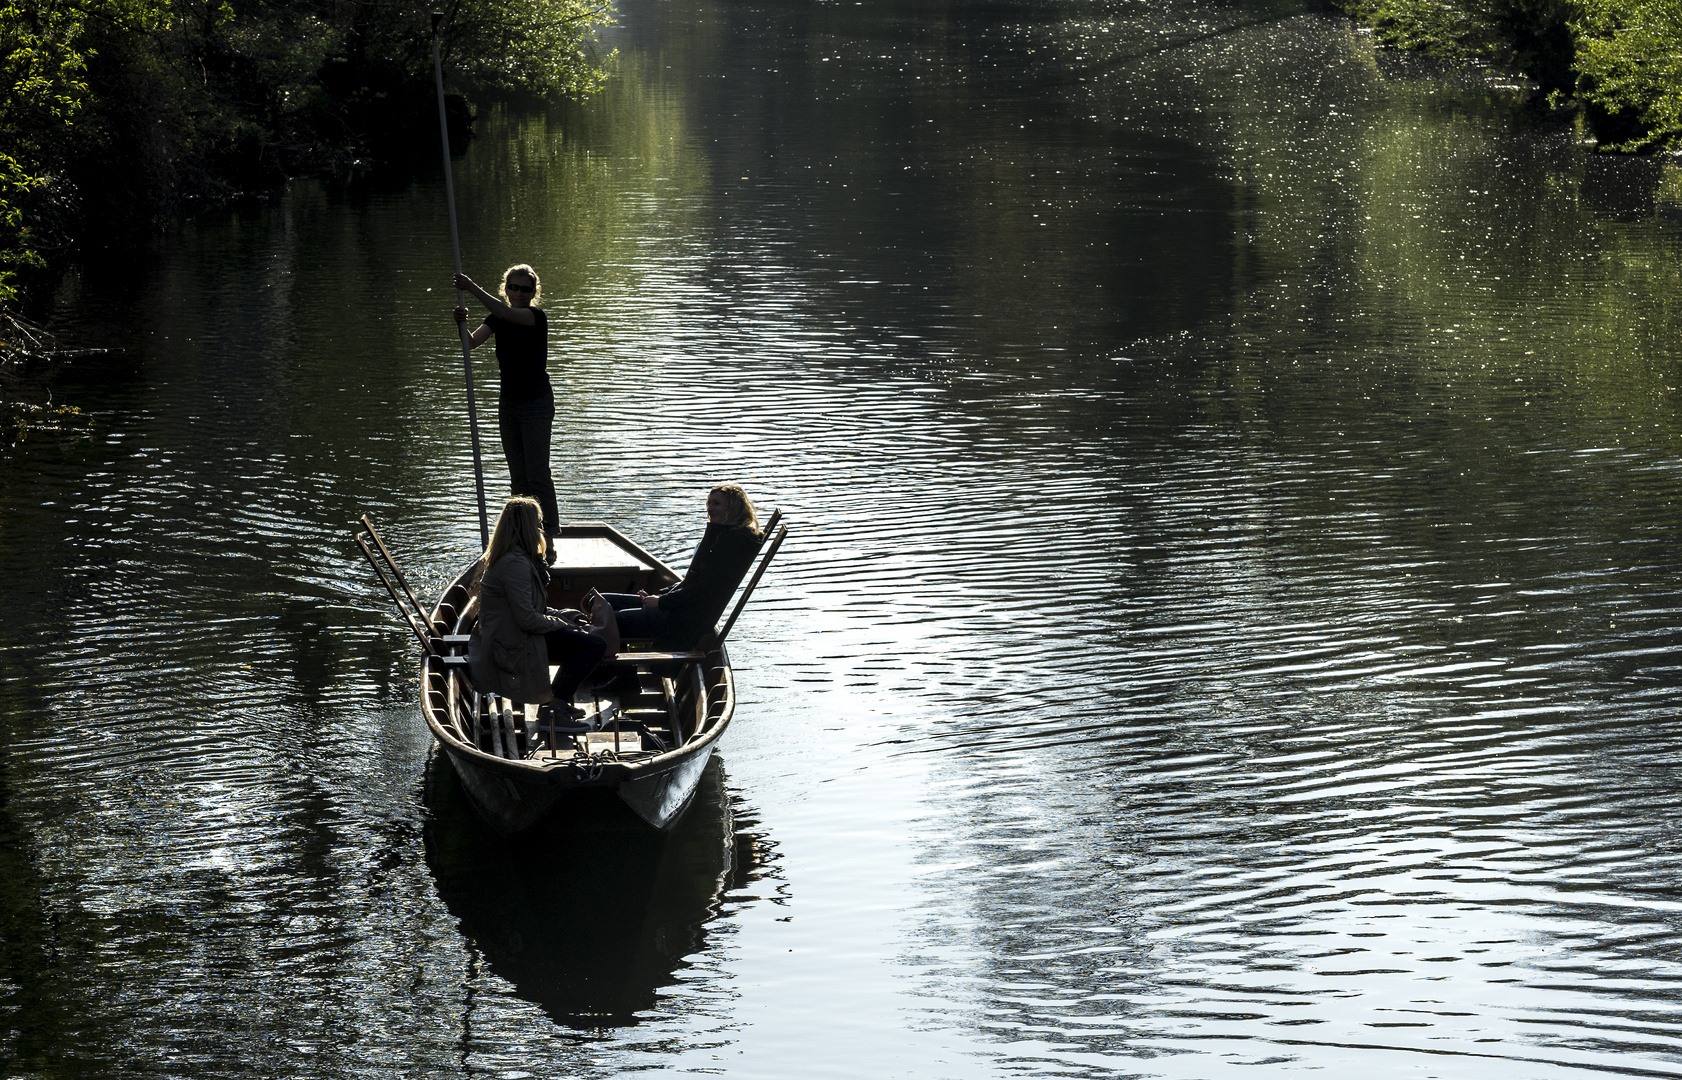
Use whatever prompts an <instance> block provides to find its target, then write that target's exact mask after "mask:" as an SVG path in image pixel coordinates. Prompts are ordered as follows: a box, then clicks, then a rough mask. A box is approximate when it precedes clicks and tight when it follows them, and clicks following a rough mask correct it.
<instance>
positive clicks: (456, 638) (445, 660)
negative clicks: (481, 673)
mask: <svg viewBox="0 0 1682 1080" xmlns="http://www.w3.org/2000/svg"><path fill="white" fill-rule="evenodd" d="M468 638H469V635H467V634H439V635H438V636H437V637H436V638H434V639H433V640H435V641H437V642H438V643H439V644H440V645H443V646H445V647H446V648H448V647H450V646H454V645H459V646H462V647H463V648H465V647H466V646H467V642H468ZM706 658H707V654H706V653H704V652H702V651H700V650H699V649H689V650H686V651H684V652H657V651H655V650H652V649H649V650H632V651H630V652H622V653H619V654H618V655H616V656H614V657H613V658H612V659H609V660H603V661H602V664H604V665H607V664H617V665H619V666H621V667H623V666H626V665H636V664H644V665H646V666H648V667H656V668H658V667H682V666H683V665H684V664H699V663H700V662H701V661H703V660H705V659H706ZM438 660H439V662H440V663H442V664H443V665H444V666H445V667H464V666H466V664H467V656H466V655H465V654H463V655H461V656H449V655H445V656H440V657H439V658H438Z"/></svg>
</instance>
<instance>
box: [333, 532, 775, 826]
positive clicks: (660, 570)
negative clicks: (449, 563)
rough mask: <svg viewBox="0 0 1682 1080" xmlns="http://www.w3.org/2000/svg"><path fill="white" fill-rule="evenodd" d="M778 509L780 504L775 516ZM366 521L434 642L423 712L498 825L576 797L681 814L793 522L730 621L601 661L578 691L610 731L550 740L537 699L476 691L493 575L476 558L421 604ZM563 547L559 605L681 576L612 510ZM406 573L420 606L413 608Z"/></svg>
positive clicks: (526, 820) (421, 632)
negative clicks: (481, 620)
mask: <svg viewBox="0 0 1682 1080" xmlns="http://www.w3.org/2000/svg"><path fill="white" fill-rule="evenodd" d="M776 520H777V516H773V518H772V521H771V525H772V526H775V524H776ZM362 524H363V525H364V527H365V528H366V529H367V530H368V534H369V539H370V540H372V541H373V545H374V548H375V549H377V550H378V551H379V554H380V556H381V557H382V559H383V562H384V563H385V567H386V568H387V569H390V571H391V572H392V576H394V577H395V578H396V579H397V582H396V585H394V584H393V583H392V582H391V581H390V580H388V579H387V578H386V574H385V570H384V569H382V568H381V565H380V561H376V559H375V556H374V554H373V550H371V549H370V547H369V546H368V544H367V543H366V542H364V540H363V538H362V536H361V535H360V534H359V535H358V537H357V543H358V545H359V546H360V547H361V548H362V550H363V554H364V555H366V556H367V557H368V560H369V562H370V563H371V564H372V565H373V566H374V568H375V571H376V572H377V573H379V575H380V577H381V580H382V581H384V582H385V585H386V587H387V589H388V590H389V591H390V592H391V594H392V599H393V600H394V601H396V602H397V605H398V607H399V609H400V610H402V611H403V613H404V615H405V616H406V617H408V621H409V623H410V625H411V627H412V628H413V629H414V631H415V633H416V635H417V636H418V637H419V638H420V639H421V642H422V644H423V646H424V651H423V656H422V661H421V670H420V704H421V714H422V715H423V716H424V717H425V718H426V724H427V727H429V728H431V730H432V735H433V737H434V738H435V739H436V740H437V741H438V745H439V747H440V748H441V749H442V750H443V752H444V753H445V754H447V755H448V756H449V759H450V762H451V764H452V765H454V766H455V769H456V772H457V773H458V775H459V776H460V778H461V782H462V787H463V789H464V790H465V791H466V792H467V794H468V797H469V798H470V799H471V800H472V801H473V804H474V805H475V806H476V807H477V808H478V810H479V811H480V812H481V813H482V814H483V815H484V817H485V818H486V819H487V820H488V821H490V822H491V824H493V825H495V826H497V827H498V828H500V829H503V830H505V831H507V832H518V831H519V830H521V829H524V828H526V827H527V826H530V825H532V824H533V823H535V822H537V821H538V820H539V819H541V818H543V817H544V816H546V815H547V814H549V813H550V812H551V811H554V810H558V808H559V805H560V804H563V803H565V802H567V801H570V800H577V799H590V798H603V797H610V796H613V795H616V796H617V797H618V798H619V799H620V800H621V801H623V802H624V803H625V805H627V806H629V807H630V808H631V809H632V810H633V811H635V812H636V813H637V815H638V816H640V817H641V818H642V819H643V820H644V821H647V822H648V823H649V824H650V825H653V826H654V827H655V828H659V829H665V828H667V827H668V826H670V825H671V824H672V822H674V821H676V820H677V818H678V816H679V815H681V814H682V813H683V811H684V808H685V807H687V806H688V805H689V802H690V800H691V799H692V798H693V797H694V794H695V788H696V785H697V784H699V782H700V779H701V773H702V771H703V770H704V769H705V768H706V765H707V761H708V759H709V758H711V757H712V753H713V750H714V749H715V748H716V747H717V745H718V740H719V738H720V736H722V735H723V734H724V731H725V729H726V728H727V727H728V726H729V725H730V719H731V716H732V715H733V714H734V713H735V709H736V685H735V679H734V676H733V675H732V673H731V670H730V655H729V653H728V652H726V650H725V647H724V638H725V636H726V635H728V634H729V632H730V628H731V627H732V626H734V624H735V621H736V618H737V616H739V615H740V614H741V611H742V608H743V607H744V606H745V605H746V604H747V600H748V597H749V596H750V595H751V594H752V592H753V589H754V587H755V586H756V585H757V584H758V582H759V578H760V576H761V575H762V574H764V572H765V568H766V567H767V566H768V565H769V564H770V561H771V559H772V557H773V556H774V555H775V554H776V551H777V548H778V547H779V546H781V543H782V539H783V537H784V536H785V535H787V532H788V529H787V527H786V526H785V527H784V528H783V529H782V531H781V532H779V533H778V534H777V535H776V536H775V538H774V539H772V540H771V542H770V543H769V544H767V545H766V546H765V547H764V549H763V554H762V555H761V557H760V559H759V565H758V567H757V568H756V569H755V571H754V573H753V576H752V577H751V578H749V580H748V584H747V587H746V589H745V590H744V591H743V593H742V595H741V597H740V599H739V600H738V601H737V603H736V606H735V608H734V609H733V611H732V612H731V614H730V617H729V619H728V620H727V621H726V622H725V624H724V626H723V627H722V628H721V629H720V630H718V631H717V632H710V633H708V634H707V635H706V636H705V637H703V638H702V639H701V641H700V642H699V643H698V644H697V646H696V648H695V649H693V650H690V651H687V652H657V651H653V650H651V649H641V650H639V649H636V648H635V647H634V643H626V644H627V646H628V647H627V648H626V649H622V650H621V651H620V653H619V655H618V656H617V657H615V658H614V659H613V660H609V661H604V662H603V663H602V664H601V666H600V667H598V668H597V669H596V671H595V673H594V674H593V675H592V676H591V677H590V679H589V680H587V681H586V682H585V684H584V686H583V687H581V688H580V690H579V693H578V696H577V698H575V701H574V703H575V704H577V705H578V706H580V707H581V708H582V709H583V710H584V711H585V713H586V715H587V718H588V719H591V720H592V721H593V722H594V723H596V724H597V725H598V726H599V730H593V731H591V732H589V733H587V734H584V735H578V736H568V735H564V734H563V735H561V736H560V737H559V738H558V739H556V740H554V744H553V745H552V744H551V740H550V738H549V736H548V733H547V732H545V731H542V730H540V729H539V726H538V723H537V719H536V712H537V709H536V706H526V705H521V704H518V703H513V702H509V701H507V700H505V699H502V698H499V697H497V696H496V695H493V694H481V693H478V692H476V691H475V690H474V688H473V685H472V682H471V680H470V679H469V677H468V672H467V642H468V638H469V635H470V634H471V633H472V630H473V626H474V623H475V622H476V621H477V617H478V601H477V590H476V586H477V584H478V578H479V575H480V574H481V573H482V570H481V567H480V565H479V563H478V561H477V560H475V561H474V562H473V563H472V564H470V565H469V566H468V567H467V568H466V569H465V570H463V571H462V573H461V574H460V575H458V576H457V577H456V579H455V580H454V581H452V582H451V583H450V585H449V587H448V588H446V589H445V590H444V592H443V595H441V596H440V597H439V599H438V602H437V604H436V605H434V606H433V608H432V611H431V613H430V615H429V616H421V615H420V614H419V612H420V604H419V602H418V601H416V600H415V599H414V594H413V592H412V591H411V590H410V589H409V587H408V584H407V582H405V581H404V580H403V578H402V575H401V573H400V572H398V571H397V569H396V565H395V563H393V562H392V560H391V556H390V553H389V552H388V551H387V550H386V548H385V545H384V544H383V543H382V542H381V540H380V538H379V535H378V533H377V532H376V531H375V530H374V527H373V523H372V521H370V520H369V519H368V518H366V517H364V518H363V521H362ZM766 533H767V535H768V536H769V535H770V529H769V528H768V529H767V530H766ZM557 547H558V555H557V559H556V563H555V565H554V566H553V567H551V568H550V572H549V573H550V577H549V597H548V603H549V606H550V607H556V608H568V607H579V606H581V603H582V600H583V597H584V595H585V594H586V593H588V592H589V591H590V590H591V589H599V590H601V591H603V592H625V593H634V592H636V591H637V590H638V589H646V590H647V591H649V592H654V591H656V590H658V589H661V588H664V587H665V586H667V585H670V584H673V583H674V582H676V581H677V580H678V575H677V574H675V573H673V571H672V570H671V568H670V567H668V566H666V564H665V563H663V562H661V561H660V560H659V559H658V558H656V557H655V556H653V555H651V554H649V553H648V552H647V551H645V550H643V549H642V548H641V547H639V546H638V545H636V544H635V543H633V542H631V541H630V540H629V539H627V538H626V537H624V536H623V535H621V534H620V533H619V532H618V531H617V530H615V529H614V528H613V527H612V526H610V525H607V524H605V523H602V522H593V521H591V522H579V523H576V524H571V525H566V526H563V527H562V530H561V535H560V538H559V540H558V541H557ZM397 585H400V586H401V587H402V589H403V592H404V593H407V594H408V598H409V600H410V601H411V602H412V603H413V604H414V612H415V613H414V614H413V615H411V614H410V611H409V609H408V607H406V606H405V604H404V603H403V596H402V595H400V594H399V592H398V589H397V587H396V586H397Z"/></svg>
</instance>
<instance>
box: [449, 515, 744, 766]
mask: <svg viewBox="0 0 1682 1080" xmlns="http://www.w3.org/2000/svg"><path fill="white" fill-rule="evenodd" d="M569 534H571V535H575V536H577V535H583V536H591V535H605V536H606V537H608V538H609V539H611V540H613V541H614V542H615V543H616V544H617V545H618V546H620V547H622V548H624V549H625V550H627V551H630V552H632V553H634V554H636V555H637V556H638V557H639V558H642V559H646V560H647V561H648V563H649V564H650V566H651V568H652V569H653V570H654V571H656V572H658V573H661V574H664V575H668V576H669V577H670V578H671V579H672V580H673V581H677V580H679V579H680V578H679V575H678V574H677V573H675V572H674V571H673V570H672V569H671V567H669V566H667V565H666V564H665V562H663V561H662V560H661V559H660V558H659V557H657V556H655V555H653V554H651V553H649V552H648V551H647V550H645V549H644V548H643V547H642V546H641V545H639V544H637V543H636V542H634V541H632V540H631V539H629V538H628V537H626V536H625V535H624V534H623V533H621V532H620V531H619V530H618V529H615V528H614V527H613V526H612V525H609V524H608V523H607V522H605V521H580V522H572V523H569V524H567V525H563V526H561V535H562V536H566V535H569ZM477 567H478V560H477V559H474V560H473V561H472V562H470V563H468V565H467V566H466V568H464V569H463V570H462V571H461V573H459V574H457V575H456V577H455V578H454V580H452V581H451V582H450V583H449V584H448V585H446V586H445V587H444V588H443V590H442V591H441V592H440V593H439V594H438V599H437V600H436V601H435V602H434V603H433V605H432V610H431V612H429V613H428V618H429V620H430V621H431V623H432V625H433V626H437V625H438V623H439V619H440V617H441V615H440V613H441V610H442V608H443V605H444V600H445V598H446V597H448V596H450V595H451V594H452V593H453V592H454V591H455V590H456V589H457V588H458V587H459V588H461V590H462V591H463V592H467V591H468V582H469V581H470V580H471V579H472V577H473V574H474V571H475V569H476V568H477ZM577 569H596V568H595V567H580V568H577ZM458 618H459V613H458ZM457 629H459V627H458V628H457ZM705 652H706V658H707V659H706V660H703V661H697V662H696V664H697V665H698V664H701V663H707V662H708V661H711V660H713V659H714V658H716V661H717V662H716V663H714V664H712V665H711V666H712V667H713V668H715V669H717V670H719V671H720V672H721V674H720V675H719V677H718V679H717V681H716V682H715V683H714V684H713V686H719V685H722V689H723V692H724V702H725V708H724V710H723V711H722V712H721V713H720V714H719V716H718V718H717V719H716V720H715V721H714V722H713V723H712V724H711V725H710V726H709V727H708V728H707V729H706V730H705V731H704V732H701V733H700V734H699V735H698V736H692V737H691V738H690V739H688V740H687V741H685V742H683V743H681V744H679V745H678V746H675V747H672V748H671V749H669V750H665V751H661V752H659V753H656V754H654V755H652V756H650V757H647V758H640V759H638V760H635V761H622V760H612V761H600V762H590V763H589V764H588V766H587V767H589V768H591V769H594V768H597V767H599V768H600V769H601V770H602V771H601V773H600V774H599V778H598V779H596V780H592V781H585V780H575V781H572V782H571V783H565V782H564V781H563V786H572V787H597V786H612V785H615V784H618V783H621V782H625V781H630V780H637V779H643V778H645V777H647V776H652V775H658V774H659V773H662V772H665V771H667V770H668V769H671V768H676V767H677V766H678V765H680V764H681V763H682V762H683V761H684V760H685V759H687V758H689V757H691V756H692V755H693V754H695V753H696V752H698V751H701V750H703V749H705V748H707V747H709V746H711V745H712V744H713V743H715V742H717V741H718V739H719V737H720V736H721V735H723V734H724V729H725V728H726V727H728V726H729V725H730V720H731V718H732V717H733V716H734V715H735V712H736V686H735V682H736V680H735V672H734V671H733V670H732V669H731V666H730V654H729V652H728V651H727V650H726V648H725V646H724V643H723V642H717V641H715V642H714V643H713V644H712V645H711V646H710V647H709V648H707V649H706V650H705ZM635 658H636V653H635V652H622V653H620V654H618V656H617V657H616V659H617V660H623V661H631V662H634V661H635ZM440 660H441V657H440V656H439V655H438V654H436V653H433V652H426V653H423V654H422V657H421V666H420V680H419V681H420V687H419V689H420V698H421V714H422V715H423V716H424V717H425V718H426V725H427V727H428V728H430V729H431V731H432V735H433V738H435V739H436V740H437V741H438V743H439V745H440V746H441V747H443V748H444V749H445V750H447V751H448V752H449V753H451V754H452V755H459V756H465V757H466V758H468V760H470V761H472V762H473V763H474V764H475V765H478V766H481V767H485V766H490V767H493V768H495V769H496V770H497V771H498V772H503V773H507V774H512V775H515V776H519V777H522V778H525V779H531V780H535V779H544V780H554V779H556V773H557V772H558V771H559V770H563V769H568V770H570V769H575V768H577V767H578V765H579V762H578V761H577V759H576V758H573V759H567V758H550V759H539V758H505V757H499V756H497V755H496V754H492V753H490V752H488V751H485V750H481V749H479V748H478V747H477V746H474V745H473V744H472V743H470V742H468V741H467V740H466V739H464V738H462V737H461V735H460V734H459V733H458V732H456V731H455V729H454V725H453V724H449V725H446V724H445V723H444V722H443V721H442V720H440V719H439V717H438V716H437V715H436V713H437V711H438V710H437V708H436V707H435V706H434V705H433V703H432V697H431V695H432V690H431V685H430V684H431V679H432V675H433V674H434V673H435V672H436V673H438V674H440V675H441V676H442V677H443V678H445V679H449V678H451V677H452V675H451V672H450V671H449V670H447V669H443V668H441V666H440V665H439V661H440ZM685 666H686V667H687V666H689V665H685ZM701 679H702V687H701V689H702V691H703V694H704V695H705V696H706V698H707V699H708V700H709V701H710V700H711V694H710V693H708V691H710V690H711V689H712V688H713V686H708V685H707V684H706V682H705V676H704V675H702V676H701ZM447 701H448V698H446V702H447ZM563 775H564V774H563Z"/></svg>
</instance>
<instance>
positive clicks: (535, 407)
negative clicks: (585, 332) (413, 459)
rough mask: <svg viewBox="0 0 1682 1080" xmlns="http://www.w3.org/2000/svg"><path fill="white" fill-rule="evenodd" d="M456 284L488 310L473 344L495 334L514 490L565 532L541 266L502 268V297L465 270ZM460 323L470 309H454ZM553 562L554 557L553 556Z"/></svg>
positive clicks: (499, 419)
mask: <svg viewBox="0 0 1682 1080" xmlns="http://www.w3.org/2000/svg"><path fill="white" fill-rule="evenodd" d="M454 281H455V287H456V288H458V289H461V290H462V291H464V292H469V293H472V294H473V295H474V296H475V297H477V298H478V300H479V302H480V303H481V304H483V305H485V310H486V312H487V313H488V314H486V316H485V321H484V322H482V323H480V324H479V325H478V326H477V327H476V328H475V329H474V330H473V332H472V333H471V334H469V335H468V342H469V343H470V345H471V346H472V347H474V348H477V347H478V346H480V345H482V344H484V342H485V341H486V340H488V339H489V338H491V337H492V336H493V335H494V336H495V337H496V367H497V375H498V382H497V404H496V425H497V430H498V432H500V433H501V435H502V456H503V458H504V459H506V460H507V462H508V485H509V488H510V489H511V490H512V492H513V494H515V495H530V496H531V497H533V498H535V499H536V500H537V502H538V505H539V506H540V507H541V508H542V510H543V520H544V523H545V524H546V525H547V526H548V527H549V536H550V537H555V536H559V535H560V532H561V516H560V509H559V507H558V506H557V505H556V502H555V480H554V477H553V476H551V475H550V472H549V440H550V437H551V433H552V432H553V429H554V426H555V391H554V388H553V387H552V386H550V385H549V321H548V317H547V316H546V315H545V314H544V312H543V309H542V308H540V307H537V306H536V304H537V301H538V299H539V298H540V297H541V296H542V289H543V285H542V282H540V281H539V280H538V278H537V271H536V270H533V269H532V268H531V267H529V266H527V265H526V264H525V263H519V264H517V265H514V266H510V267H509V268H508V269H507V270H504V271H503V273H502V290H501V292H502V299H500V300H499V299H497V298H496V297H495V296H492V295H491V294H490V293H488V292H486V291H485V290H484V289H481V288H480V287H479V286H478V285H475V284H474V283H473V279H472V278H470V277H468V276H467V275H466V274H457V275H456V276H455V279H454ZM455 314H456V322H458V323H462V322H466V321H467V309H466V308H461V307H458V308H456V313H455ZM549 561H550V562H554V561H555V560H554V557H553V555H551V556H550V557H549Z"/></svg>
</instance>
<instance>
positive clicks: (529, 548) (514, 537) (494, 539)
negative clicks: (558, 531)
mask: <svg viewBox="0 0 1682 1080" xmlns="http://www.w3.org/2000/svg"><path fill="white" fill-rule="evenodd" d="M515 550H519V551H524V552H525V553H526V554H527V555H528V556H529V557H531V558H533V559H536V560H537V561H538V562H542V561H543V555H544V544H543V510H542V509H541V508H540V507H539V506H538V505H537V500H536V499H531V498H527V497H526V496H524V495H516V496H514V497H513V498H512V499H509V500H508V501H507V502H506V503H503V504H502V513H500V514H498V515H497V519H496V531H495V532H493V533H491V546H490V547H488V548H486V549H485V555H484V560H483V561H484V564H485V569H487V570H489V569H490V568H491V567H493V566H495V565H496V564H497V560H499V559H501V558H502V557H503V556H504V555H506V554H508V553H509V552H510V551H515Z"/></svg>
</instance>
